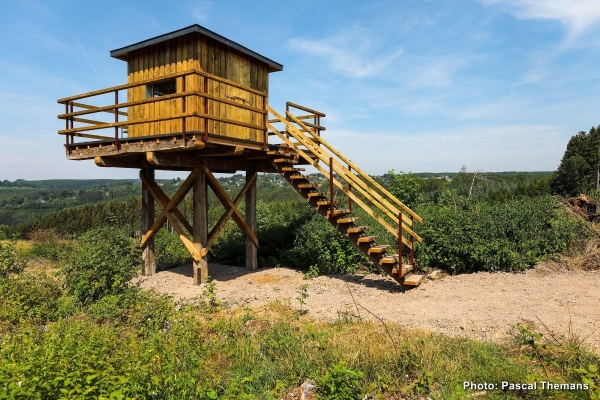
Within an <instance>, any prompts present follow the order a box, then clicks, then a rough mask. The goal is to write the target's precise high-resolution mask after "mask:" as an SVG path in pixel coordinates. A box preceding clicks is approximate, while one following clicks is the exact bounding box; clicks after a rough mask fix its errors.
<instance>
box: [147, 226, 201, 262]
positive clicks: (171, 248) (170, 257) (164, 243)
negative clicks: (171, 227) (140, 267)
mask: <svg viewBox="0 0 600 400" xmlns="http://www.w3.org/2000/svg"><path fill="white" fill-rule="evenodd" d="M154 238H155V241H154V246H155V255H156V267H157V269H158V270H164V269H168V268H173V267H177V266H180V265H183V264H187V263H190V262H191V261H192V257H191V255H190V253H189V251H188V250H187V249H186V247H185V246H184V244H183V243H182V242H181V240H180V239H179V236H178V235H177V234H174V233H170V232H168V231H167V230H166V229H161V230H159V231H158V232H157V233H156V236H155V237H154Z"/></svg>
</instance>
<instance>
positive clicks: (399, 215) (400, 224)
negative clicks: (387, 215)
mask: <svg viewBox="0 0 600 400" xmlns="http://www.w3.org/2000/svg"><path fill="white" fill-rule="evenodd" d="M402 246H403V244H402V212H399V213H398V267H399V268H400V269H399V270H400V271H402V265H403V264H404V262H403V261H402ZM411 251H412V249H411Z"/></svg>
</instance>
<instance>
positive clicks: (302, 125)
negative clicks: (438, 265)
mask: <svg viewBox="0 0 600 400" xmlns="http://www.w3.org/2000/svg"><path fill="white" fill-rule="evenodd" d="M286 116H287V117H289V118H291V119H292V120H293V121H294V122H295V123H296V124H298V125H299V126H300V127H301V128H302V129H305V130H306V131H307V132H308V133H310V134H311V136H312V137H313V138H314V139H315V140H317V141H318V142H319V143H321V144H322V145H324V146H325V147H326V148H327V149H328V150H329V151H331V152H332V153H333V154H335V155H336V156H337V157H338V158H340V159H341V160H342V161H343V162H345V163H346V164H348V166H350V167H352V168H354V170H355V171H356V172H357V173H358V174H359V175H360V176H362V177H363V178H365V179H366V180H367V181H369V183H371V184H372V185H373V186H375V187H376V188H377V189H379V190H380V191H381V192H382V193H384V194H385V195H386V196H387V197H388V198H390V199H391V200H392V201H394V202H395V203H396V204H397V205H398V206H400V207H401V208H402V209H403V210H404V211H406V213H408V214H409V215H411V216H412V217H413V218H414V219H416V220H417V221H418V222H423V219H422V218H421V217H420V216H419V215H417V213H415V212H414V211H413V210H411V209H410V208H409V207H408V206H406V205H405V204H404V203H402V202H401V201H400V200H398V199H397V198H396V196H394V195H393V194H391V193H390V192H389V191H387V190H386V189H385V188H384V187H383V186H381V185H380V184H379V183H377V181H375V180H374V179H373V178H371V177H370V176H369V175H368V174H367V173H365V172H364V171H363V170H362V169H360V168H359V167H358V166H356V164H354V163H353V162H352V161H350V160H349V159H347V158H346V157H344V156H343V155H342V154H341V153H340V152H339V151H337V150H336V149H335V148H334V147H333V146H331V145H330V144H329V143H328V142H327V141H326V140H324V139H323V138H321V137H320V136H317V135H316V134H315V133H314V132H313V131H312V130H311V129H309V128H308V127H307V126H306V125H304V124H303V123H302V121H300V120H299V119H297V118H296V117H295V116H294V115H293V114H291V113H290V112H289V111H286Z"/></svg>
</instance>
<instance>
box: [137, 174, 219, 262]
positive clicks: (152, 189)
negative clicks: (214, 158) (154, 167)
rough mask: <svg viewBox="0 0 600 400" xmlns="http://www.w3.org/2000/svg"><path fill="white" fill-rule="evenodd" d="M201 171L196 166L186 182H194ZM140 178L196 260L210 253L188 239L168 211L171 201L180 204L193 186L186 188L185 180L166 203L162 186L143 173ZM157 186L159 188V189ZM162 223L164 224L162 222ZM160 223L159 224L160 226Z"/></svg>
mask: <svg viewBox="0 0 600 400" xmlns="http://www.w3.org/2000/svg"><path fill="white" fill-rule="evenodd" d="M199 173H200V170H199V169H198V168H196V169H195V170H194V171H192V173H191V174H190V176H189V177H188V179H186V182H187V181H188V180H191V181H192V183H193V180H194V179H195V177H196V176H197V175H198V174H199ZM140 178H141V179H142V182H143V184H144V185H145V186H146V187H147V188H148V191H149V192H150V194H151V195H152V197H154V200H155V201H156V202H157V203H158V205H159V206H160V208H162V209H163V212H162V213H161V215H163V214H164V217H165V218H166V219H167V220H168V221H169V222H170V223H171V225H172V226H173V228H174V229H175V231H177V234H178V235H179V239H181V241H182V242H183V244H184V245H185V247H186V248H187V249H188V251H189V252H190V254H191V255H192V257H193V258H194V260H196V261H199V260H200V259H202V257H204V256H205V255H206V254H207V253H208V250H206V249H200V250H198V249H196V246H195V245H194V244H193V243H192V242H191V241H190V239H188V237H187V236H186V234H185V232H184V231H183V229H182V228H181V226H180V225H179V222H178V221H177V219H175V217H174V216H173V214H172V213H171V212H170V211H168V208H167V207H168V206H169V205H171V203H173V204H178V203H179V202H180V201H181V199H183V197H185V193H187V191H189V188H190V187H191V186H190V187H187V189H186V188H185V186H184V185H185V183H186V182H184V184H183V185H181V188H179V190H178V191H177V193H176V194H175V196H174V197H173V199H172V200H171V201H170V202H169V204H165V202H164V201H163V200H162V198H161V196H160V195H159V191H161V189H160V187H159V186H158V185H156V183H153V182H150V181H149V180H148V179H146V177H145V176H143V175H140ZM190 178H191V179H190ZM157 188H158V190H157ZM182 189H183V190H182ZM180 192H181V193H180ZM176 197H177V198H176ZM173 200H176V201H173ZM171 207H173V205H171ZM157 221H158V220H157ZM163 223H164V222H163ZM154 225H156V222H155V223H154V224H153V225H152V226H154ZM160 225H162V223H160ZM160 225H159V227H160ZM154 232H156V231H154ZM148 237H150V236H148ZM143 244H144V242H142V246H143Z"/></svg>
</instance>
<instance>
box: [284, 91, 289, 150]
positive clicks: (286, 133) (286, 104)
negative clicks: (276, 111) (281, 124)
mask: <svg viewBox="0 0 600 400" xmlns="http://www.w3.org/2000/svg"><path fill="white" fill-rule="evenodd" d="M288 112H290V104H289V103H288V102H287V101H286V102H285V119H287V120H288V121H289V120H290V119H289V117H288V116H287V113H288ZM285 136H286V137H287V139H288V140H290V133H289V132H288V130H287V127H286V128H285ZM285 146H286V149H287V151H290V145H289V144H286V145H285Z"/></svg>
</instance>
